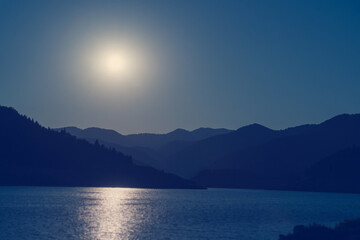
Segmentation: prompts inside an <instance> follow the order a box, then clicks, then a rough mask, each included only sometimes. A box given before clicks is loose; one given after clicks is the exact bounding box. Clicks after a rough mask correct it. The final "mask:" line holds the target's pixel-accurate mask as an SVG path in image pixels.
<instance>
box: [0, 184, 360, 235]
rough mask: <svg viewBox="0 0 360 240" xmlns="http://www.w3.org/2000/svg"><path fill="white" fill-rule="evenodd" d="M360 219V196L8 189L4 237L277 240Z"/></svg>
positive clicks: (0, 216)
mask: <svg viewBox="0 0 360 240" xmlns="http://www.w3.org/2000/svg"><path fill="white" fill-rule="evenodd" d="M355 217H360V195H356V194H327V193H301V192H278V191H261V190H232V189H210V190H148V189H125V188H41V187H0V239H6V240H14V239H30V240H32V239H34V240H35V239H36V240H45V239H56V240H57V239H59V240H60V239H61V240H63V239H84V240H85V239H86V240H95V239H96V240H98V239H101V240H113V239H121V240H122V239H125V240H126V239H129V240H132V239H141V240H142V239H145V240H146V239H149V240H150V239H151V240H152V239H244V240H267V239H268V240H277V239H278V235H279V234H280V233H287V232H289V231H290V230H291V229H292V228H293V226H294V225H298V224H309V223H313V222H318V223H323V224H327V225H332V224H335V223H336V222H339V221H342V220H344V219H348V218H355Z"/></svg>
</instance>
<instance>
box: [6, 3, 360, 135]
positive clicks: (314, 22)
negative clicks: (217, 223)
mask: <svg viewBox="0 0 360 240" xmlns="http://www.w3.org/2000/svg"><path fill="white" fill-rule="evenodd" d="M0 36H1V37H0V104H1V105H7V106H13V107H15V108H16V109H17V110H19V111H20V112H21V113H24V114H26V115H28V116H30V117H32V118H34V119H36V120H38V121H39V122H40V123H41V124H43V125H45V126H50V127H62V126H69V125H71V126H78V127H89V126H98V127H104V128H112V129H115V130H117V131H119V132H121V133H138V132H160V133H161V132H167V131H171V130H173V129H175V128H185V129H190V130H191V129H195V128H198V127H226V128H231V129H236V128H239V127H241V126H243V125H246V124H250V123H253V122H257V123H260V124H263V125H265V126H268V127H271V128H275V129H280V128H286V127H289V126H294V125H298V124H303V123H318V122H321V121H323V120H325V119H327V118H330V117H332V116H334V115H337V114H340V113H345V112H346V113H359V112H360V97H359V96H360V81H359V80H360V78H359V77H360V68H359V66H360V44H359V43H360V2H359V1H266V0H264V1H36V0H35V1H25V0H24V1H17V0H11V1H4V0H3V1H0ZM109 38H113V39H112V40H113V41H122V40H123V39H125V40H124V41H127V42H128V43H131V44H133V47H134V48H137V50H138V51H139V52H141V51H143V50H144V49H145V50H146V57H147V60H146V61H147V62H145V63H144V64H143V65H146V67H148V68H150V67H151V68H154V69H155V68H156V71H155V70H154V72H156V74H148V75H145V76H141V78H140V77H139V78H138V79H135V80H134V81H133V82H132V83H128V84H127V83H125V82H123V83H121V84H114V85H111V83H108V82H105V81H102V80H101V79H100V77H99V79H100V80H99V81H98V82H97V83H94V82H92V80H89V79H92V78H93V76H92V73H91V72H89V71H87V69H85V68H84V67H82V66H81V61H83V60H84V59H86V57H87V56H88V52H91V51H92V50H91V46H93V45H91V43H92V42H101V41H103V40H101V39H109ZM79 56H81V57H79ZM79 59H80V60H79ZM74 69H76V70H74ZM85 72H86V73H85ZM134 82H135V83H136V84H135V83H134Z"/></svg>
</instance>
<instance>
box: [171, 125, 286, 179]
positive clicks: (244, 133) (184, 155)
mask: <svg viewBox="0 0 360 240" xmlns="http://www.w3.org/2000/svg"><path fill="white" fill-rule="evenodd" d="M278 135H279V133H278V132H276V131H274V130H271V129H269V128H266V127H264V126H261V125H259V124H252V125H249V126H245V127H242V128H239V129H238V130H236V131H233V132H230V133H227V134H221V135H217V136H213V137H210V138H207V139H204V140H202V141H199V142H196V143H194V144H192V145H190V146H188V147H186V148H185V149H183V150H182V151H179V152H178V153H176V154H173V155H171V156H168V157H167V158H166V159H165V160H164V161H165V163H164V164H166V165H165V166H166V167H165V169H166V170H167V171H170V172H173V173H176V174H178V175H180V176H183V177H192V176H194V175H195V174H197V173H198V172H199V171H201V170H203V169H205V168H208V167H209V166H211V165H212V164H213V162H214V161H215V160H216V159H218V158H219V157H222V156H224V155H226V154H228V153H231V152H234V151H237V150H239V149H245V148H247V147H251V146H254V145H258V144H261V143H264V142H267V141H269V140H270V139H273V138H276V137H277V136H278Z"/></svg>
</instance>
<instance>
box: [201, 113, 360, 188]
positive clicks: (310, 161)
mask: <svg viewBox="0 0 360 240" xmlns="http://www.w3.org/2000/svg"><path fill="white" fill-rule="evenodd" d="M276 132H277V135H276V137H274V138H273V139H270V140H269V141H266V142H265V143H261V144H257V145H253V146H250V147H247V148H242V149H239V150H237V151H235V152H232V153H228V154H226V155H223V156H221V157H219V158H218V159H217V160H216V161H214V162H213V164H212V165H211V167H209V168H208V169H204V170H203V171H201V172H200V173H199V174H198V175H197V176H195V177H194V180H196V181H197V182H198V183H203V184H205V185H206V186H209V187H242V188H265V189H291V190H293V189H295V188H296V187H295V183H296V182H303V180H302V179H303V178H304V174H305V172H306V171H307V170H308V169H312V167H313V166H314V165H315V164H317V163H318V162H320V160H322V159H324V158H326V157H328V156H331V155H333V154H336V153H337V152H339V151H342V150H344V149H346V148H349V147H352V146H360V114H354V115H349V114H343V115H339V116H336V117H334V118H332V119H330V120H327V121H325V122H323V123H321V124H318V125H304V126H301V127H298V128H291V129H286V130H281V131H276ZM336 156H338V155H336ZM338 158H339V159H341V158H340V157H338ZM353 163H354V165H353V167H354V168H355V169H358V170H359V168H356V167H357V165H356V164H355V163H356V158H353ZM338 164H340V165H341V161H340V160H339V163H338ZM344 164H345V163H344ZM340 169H341V168H339V169H336V168H334V171H335V172H336V171H340ZM313 171H314V170H313ZM320 172H321V171H320ZM320 172H318V173H319V175H318V174H317V172H316V171H315V173H314V174H312V175H311V176H312V178H310V177H309V180H308V182H307V183H305V182H303V184H302V189H304V190H305V189H308V190H310V189H311V188H310V185H311V184H312V181H315V179H316V180H317V181H322V180H321V179H322V177H321V175H320ZM345 172H346V171H344V173H345ZM344 173H343V174H344ZM334 174H335V173H334ZM337 174H340V173H337ZM351 174H352V172H351V171H349V175H351ZM317 177H318V178H317ZM349 177H350V176H349ZM311 179H313V180H311ZM306 186H307V187H306ZM333 186H334V187H332V186H330V185H326V181H325V182H324V183H323V185H322V186H320V183H319V188H317V191H321V189H322V190H323V191H350V189H347V190H346V189H342V188H341V187H338V188H335V185H333ZM353 187H354V186H352V187H349V188H352V190H353V191H358V190H357V189H355V188H353ZM299 188H300V187H299ZM313 189H315V188H313Z"/></svg>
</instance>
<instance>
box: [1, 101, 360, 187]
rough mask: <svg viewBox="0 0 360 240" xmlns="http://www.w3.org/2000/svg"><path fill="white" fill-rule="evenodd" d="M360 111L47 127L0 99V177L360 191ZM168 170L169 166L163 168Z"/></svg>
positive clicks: (59, 182)
mask: <svg viewBox="0 0 360 240" xmlns="http://www.w3.org/2000/svg"><path fill="white" fill-rule="evenodd" d="M359 170H360V114H342V115H338V116H335V117H333V118H331V119H329V120H326V121H324V122H322V123H320V124H307V125H301V126H296V127H292V128H288V129H283V130H273V129H269V128H267V127H264V126H262V125H260V124H251V125H248V126H244V127H241V128H239V129H237V130H228V129H211V128H200V129H196V130H194V131H187V130H183V129H177V130H175V131H172V132H170V133H167V134H148V133H145V134H130V135H122V134H120V133H118V132H116V131H114V130H107V129H101V128H88V129H84V130H82V129H79V128H75V127H67V128H61V129H54V130H53V129H49V128H47V129H46V128H44V127H42V126H40V125H39V124H38V123H37V122H35V121H34V120H31V119H29V118H28V117H26V116H22V115H20V114H19V113H18V112H17V111H16V110H15V109H13V108H9V107H0V185H46V186H117V187H147V188H202V187H199V186H205V187H221V188H254V189H277V190H299V191H326V192H351V193H360V185H359V184H358V183H359V181H360V177H359V174H358V172H359ZM167 172H168V173H167Z"/></svg>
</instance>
